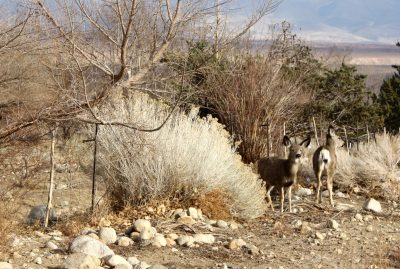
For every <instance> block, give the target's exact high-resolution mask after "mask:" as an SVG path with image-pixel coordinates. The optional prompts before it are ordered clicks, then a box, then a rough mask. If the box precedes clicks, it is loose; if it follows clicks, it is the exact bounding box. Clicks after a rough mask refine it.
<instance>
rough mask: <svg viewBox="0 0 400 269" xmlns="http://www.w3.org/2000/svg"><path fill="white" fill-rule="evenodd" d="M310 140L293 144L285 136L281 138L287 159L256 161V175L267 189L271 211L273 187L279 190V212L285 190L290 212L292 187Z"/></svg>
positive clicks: (262, 159)
mask: <svg viewBox="0 0 400 269" xmlns="http://www.w3.org/2000/svg"><path fill="white" fill-rule="evenodd" d="M310 142H311V138H307V139H305V140H303V141H302V142H301V143H300V144H293V143H292V142H291V141H290V138H289V137H287V136H286V135H285V136H284V137H283V145H285V146H286V147H289V156H288V158H287V159H279V158H261V159H260V160H259V161H258V173H259V174H260V176H261V178H262V179H263V180H264V181H265V183H266V187H267V198H268V202H269V203H270V205H271V208H272V211H274V206H273V204H272V199H271V195H270V193H271V191H272V189H273V188H274V187H277V188H280V200H281V212H283V202H284V200H285V188H287V189H288V199H289V211H290V212H292V185H293V184H295V183H296V181H297V172H298V171H299V168H300V165H301V160H302V158H303V157H304V151H305V149H306V148H307V147H308V146H309V145H310Z"/></svg>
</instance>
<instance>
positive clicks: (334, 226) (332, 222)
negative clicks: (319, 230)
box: [327, 219, 339, 230]
mask: <svg viewBox="0 0 400 269" xmlns="http://www.w3.org/2000/svg"><path fill="white" fill-rule="evenodd" d="M327 226H328V228H331V229H334V230H337V229H338V228H339V223H338V222H337V221H336V220H334V219H329V220H328V221H327Z"/></svg>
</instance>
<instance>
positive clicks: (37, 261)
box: [34, 257, 43, 265]
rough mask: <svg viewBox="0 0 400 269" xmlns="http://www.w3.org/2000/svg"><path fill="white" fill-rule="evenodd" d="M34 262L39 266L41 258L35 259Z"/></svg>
mask: <svg viewBox="0 0 400 269" xmlns="http://www.w3.org/2000/svg"><path fill="white" fill-rule="evenodd" d="M34 262H35V263H36V264H39V265H41V264H42V263H43V261H42V258H41V257H37V258H36V259H35V260H34Z"/></svg>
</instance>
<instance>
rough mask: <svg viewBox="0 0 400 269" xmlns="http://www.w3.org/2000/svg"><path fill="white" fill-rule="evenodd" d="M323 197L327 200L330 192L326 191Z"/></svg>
mask: <svg viewBox="0 0 400 269" xmlns="http://www.w3.org/2000/svg"><path fill="white" fill-rule="evenodd" d="M322 197H325V198H327V197H329V191H328V190H324V191H323V192H322Z"/></svg>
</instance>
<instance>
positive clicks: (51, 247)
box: [46, 241, 58, 250]
mask: <svg viewBox="0 0 400 269" xmlns="http://www.w3.org/2000/svg"><path fill="white" fill-rule="evenodd" d="M46 247H47V248H49V249H51V250H56V249H58V246H57V245H56V244H54V243H53V242H51V241H49V242H47V243H46Z"/></svg>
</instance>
